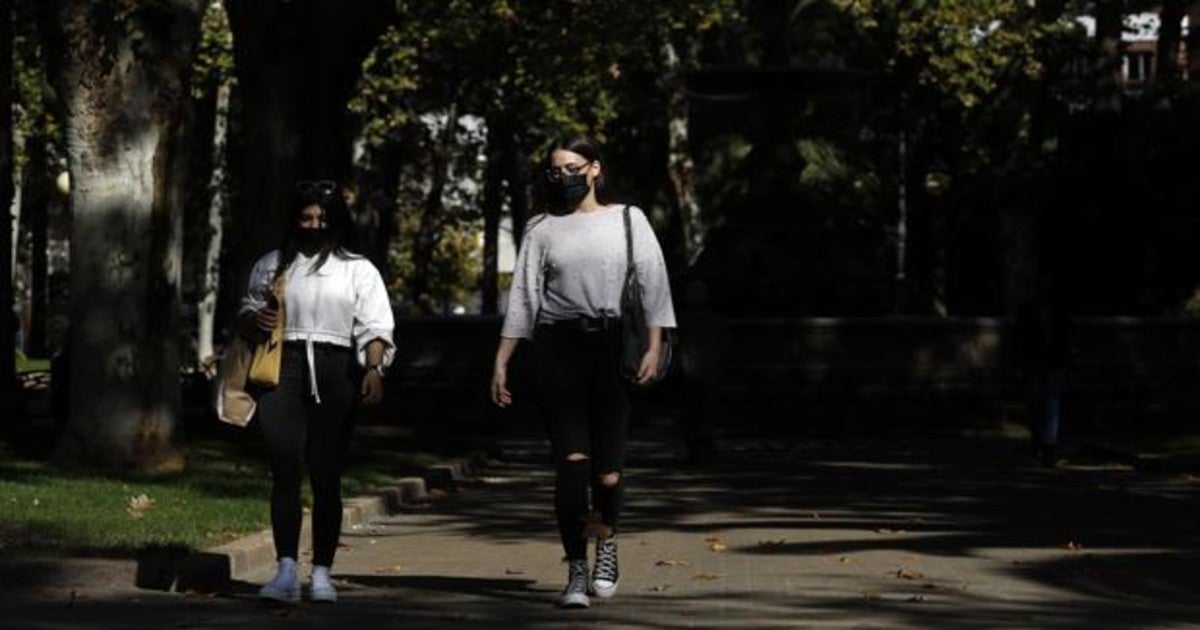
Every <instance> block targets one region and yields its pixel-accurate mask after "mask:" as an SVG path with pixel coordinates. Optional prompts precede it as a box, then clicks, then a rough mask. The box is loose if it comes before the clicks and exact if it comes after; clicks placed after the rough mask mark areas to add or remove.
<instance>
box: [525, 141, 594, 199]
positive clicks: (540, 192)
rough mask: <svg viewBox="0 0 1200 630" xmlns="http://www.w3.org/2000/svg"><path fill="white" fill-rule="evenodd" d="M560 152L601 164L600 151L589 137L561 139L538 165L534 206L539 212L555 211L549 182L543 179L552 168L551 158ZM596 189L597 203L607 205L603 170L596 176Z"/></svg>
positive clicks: (547, 150)
mask: <svg viewBox="0 0 1200 630" xmlns="http://www.w3.org/2000/svg"><path fill="white" fill-rule="evenodd" d="M560 150H561V151H570V152H572V153H578V154H579V155H582V156H583V157H584V158H585V159H587V161H589V162H601V159H600V149H599V148H597V147H596V143H595V142H593V141H592V139H591V138H589V137H588V136H586V135H584V134H580V133H577V134H569V135H564V136H562V137H560V138H559V139H558V141H557V142H555V143H554V144H552V145H550V148H548V149H546V154H545V155H544V156H542V160H541V161H540V162H539V163H538V170H537V177H536V178H535V181H537V182H538V185H537V186H536V187H535V189H534V190H535V195H536V198H535V200H534V204H535V208H536V209H537V211H540V212H546V211H552V210H555V208H554V204H553V203H551V202H550V188H549V182H547V181H546V178H545V177H542V173H544V172H545V171H546V169H548V168H550V164H551V156H553V155H554V152H555V151H560ZM594 187H595V189H596V201H599V202H600V203H607V201H608V197H607V196H606V195H605V190H604V170H603V169H601V171H600V174H599V175H597V176H596V179H595V182H594Z"/></svg>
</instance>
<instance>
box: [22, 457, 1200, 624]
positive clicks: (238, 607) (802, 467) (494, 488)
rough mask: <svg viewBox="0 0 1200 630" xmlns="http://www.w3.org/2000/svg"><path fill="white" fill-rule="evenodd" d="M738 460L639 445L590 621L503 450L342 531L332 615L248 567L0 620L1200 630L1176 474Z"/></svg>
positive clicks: (49, 598)
mask: <svg viewBox="0 0 1200 630" xmlns="http://www.w3.org/2000/svg"><path fill="white" fill-rule="evenodd" d="M733 446H734V447H735V448H736V449H737V452H734V453H731V454H728V456H727V457H726V458H725V460H724V461H723V463H722V464H721V465H720V466H718V467H713V468H708V469H703V470H686V469H680V468H679V467H678V466H677V465H676V464H674V463H673V461H672V460H671V459H670V458H668V457H666V456H664V455H663V454H662V451H663V449H662V447H661V446H659V445H657V444H654V443H636V444H634V445H633V447H632V449H631V458H630V463H631V468H630V470H628V471H627V475H628V479H629V485H628V491H627V507H626V510H625V514H626V517H625V521H624V523H623V526H622V529H623V533H622V534H621V537H620V544H621V569H622V580H621V587H620V592H619V593H618V596H617V598H616V599H615V600H613V601H611V602H601V603H598V604H594V605H593V608H592V609H591V610H587V611H569V612H563V611H557V610H555V609H553V608H552V606H551V604H552V602H553V600H554V597H555V595H556V594H557V592H558V590H559V589H560V588H561V585H562V580H563V577H564V575H565V566H564V565H562V564H561V563H560V562H559V556H560V554H561V551H560V549H559V546H558V542H557V535H556V533H555V531H554V526H553V517H552V513H551V496H552V489H553V483H552V478H551V476H550V473H549V471H548V470H546V469H545V467H544V461H543V451H544V448H543V447H542V446H541V445H540V444H539V443H536V442H510V443H507V444H505V445H504V447H505V448H504V453H505V456H504V458H503V461H501V462H497V463H495V464H494V465H493V466H492V467H490V469H488V470H486V471H485V473H484V475H482V476H481V477H480V478H479V479H477V480H476V481H475V482H472V483H470V484H467V485H466V486H465V487H464V488H463V490H462V491H461V492H459V493H457V494H456V495H454V496H451V497H449V498H447V499H445V500H441V501H437V502H434V503H432V504H431V505H430V506H429V507H428V508H427V509H421V510H413V511H410V512H408V513H404V514H401V515H398V516H392V517H387V518H382V519H379V520H376V521H374V522H372V523H370V524H368V525H366V526H362V527H359V528H358V529H354V530H350V531H347V532H345V534H344V536H343V545H344V547H343V549H342V550H341V551H340V553H339V556H338V561H337V564H336V566H335V567H334V569H335V575H336V577H337V578H338V579H339V581H340V583H341V594H342V601H341V602H340V603H339V604H337V605H336V606H316V605H312V604H309V603H305V604H302V605H300V606H296V607H273V606H266V605H262V604H260V603H258V602H257V601H255V600H254V598H253V593H254V588H255V585H254V583H255V582H257V581H259V580H262V579H265V578H266V577H267V576H266V575H265V574H264V575H252V576H249V577H248V580H247V582H246V583H242V584H240V585H238V587H237V588H235V589H234V592H233V593H232V594H230V595H228V596H222V597H205V596H188V595H172V594H164V593H157V592H151V591H138V590H135V589H133V588H132V587H131V586H130V587H127V588H124V589H123V590H122V589H121V588H119V587H114V588H110V589H108V590H106V591H96V592H94V593H89V592H87V591H86V590H82V589H77V591H76V596H75V599H74V600H73V601H72V600H71V599H70V597H69V594H68V593H66V592H62V591H61V590H60V591H55V590H54V589H53V588H46V589H42V590H40V591H37V590H31V591H29V592H30V593H32V594H30V595H28V596H23V597H19V598H8V599H7V600H6V601H5V602H4V603H2V604H0V627H5V628H9V627H11V628H66V627H79V625H80V624H81V623H89V624H91V626H89V627H112V628H139V627H146V628H150V627H154V628H160V627H161V628H173V627H186V628H231V627H250V626H254V627H265V628H271V627H287V628H316V627H323V626H325V625H327V624H334V623H336V624H340V625H342V626H343V627H347V628H350V627H355V626H357V627H361V628H368V627H370V628H382V627H393V626H395V627H401V626H403V627H454V626H461V625H479V624H487V625H500V624H505V625H508V626H510V627H577V626H581V625H593V624H594V623H595V624H599V625H602V626H613V627H644V628H677V627H795V626H818V627H888V628H897V627H899V628H905V627H910V628H928V627H938V628H945V627H949V628H1014V627H1036V628H1096V627H1139V628H1147V627H1161V628H1167V627H1171V628H1175V627H1195V626H1200V600H1198V599H1197V597H1196V594H1195V593H1196V591H1195V587H1194V584H1195V570H1196V569H1197V568H1198V567H1200V563H1197V560H1200V553H1198V550H1200V527H1197V525H1200V523H1198V522H1197V517H1195V516H1193V514H1194V513H1195V512H1196V510H1195V506H1196V502H1197V501H1196V500H1197V498H1200V482H1198V481H1197V480H1196V479H1195V478H1192V477H1190V476H1180V475H1151V474H1145V473H1140V472H1136V471H1133V470H1131V469H1129V468H1128V467H1124V466H1111V465H1091V466H1083V465H1075V466H1068V467H1066V468H1063V469H1059V470H1045V469H1040V468H1037V467H1034V466H1033V465H1032V462H1030V461H1028V460H1027V459H1026V458H1025V456H1024V452H1023V449H1020V448H1017V447H1016V445H1015V444H1013V443H1004V442H995V441H967V440H956V441H949V440H943V441H936V442H932V441H921V442H914V443H912V444H910V445H906V444H903V443H898V442H896V441H890V442H883V441H878V442H861V441H858V442H835V441H826V442H814V443H804V444H788V443H771V444H755V443H746V444H740V445H733ZM13 577H14V576H5V578H6V582H7V581H9V579H11V578H13ZM14 599H16V600H19V601H14Z"/></svg>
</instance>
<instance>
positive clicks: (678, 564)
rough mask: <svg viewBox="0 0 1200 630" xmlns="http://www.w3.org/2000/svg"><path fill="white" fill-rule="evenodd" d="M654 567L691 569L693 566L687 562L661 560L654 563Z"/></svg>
mask: <svg viewBox="0 0 1200 630" xmlns="http://www.w3.org/2000/svg"><path fill="white" fill-rule="evenodd" d="M654 566H656V567H690V566H692V563H691V562H688V561H687V560H659V561H658V562H655V563H654Z"/></svg>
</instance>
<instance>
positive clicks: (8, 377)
mask: <svg viewBox="0 0 1200 630" xmlns="http://www.w3.org/2000/svg"><path fill="white" fill-rule="evenodd" d="M0 77H3V78H2V79H0V208H11V207H12V201H13V197H14V196H16V193H17V191H16V186H15V184H14V182H13V97H14V96H15V93H14V86H13V3H12V0H0ZM0 224H3V227H2V228H0V229H2V230H4V232H3V233H0V243H3V244H4V245H5V246H7V247H12V243H13V240H12V232H11V230H12V229H13V222H12V221H11V220H6V221H0ZM2 254H3V255H0V305H2V306H3V307H4V311H5V312H4V313H0V317H2V318H3V321H0V409H8V410H15V409H17V405H16V404H15V401H14V397H15V394H16V365H15V363H14V361H15V357H16V351H15V348H13V339H14V337H15V336H16V327H15V326H14V325H13V324H14V322H13V312H12V304H13V264H12V252H11V251H8V252H3V253H2ZM17 421H18V419H17V418H12V417H10V418H9V422H10V423H15V422H17Z"/></svg>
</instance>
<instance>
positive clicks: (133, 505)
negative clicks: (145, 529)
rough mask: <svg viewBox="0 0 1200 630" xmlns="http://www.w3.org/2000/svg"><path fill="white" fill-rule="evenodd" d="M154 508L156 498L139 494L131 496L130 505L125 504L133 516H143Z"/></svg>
mask: <svg viewBox="0 0 1200 630" xmlns="http://www.w3.org/2000/svg"><path fill="white" fill-rule="evenodd" d="M153 509H154V499H151V498H150V497H148V496H146V495H145V494H139V495H137V496H136V497H129V505H127V506H125V511H126V512H128V513H129V515H130V516H132V517H133V518H142V517H143V516H145V515H146V514H148V513H150V510H153Z"/></svg>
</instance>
